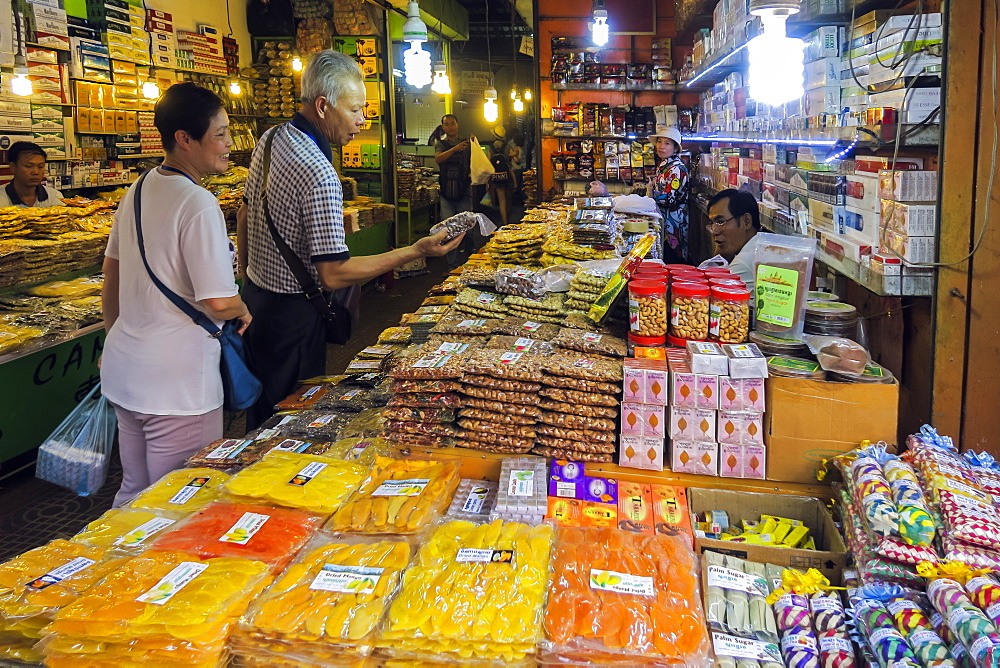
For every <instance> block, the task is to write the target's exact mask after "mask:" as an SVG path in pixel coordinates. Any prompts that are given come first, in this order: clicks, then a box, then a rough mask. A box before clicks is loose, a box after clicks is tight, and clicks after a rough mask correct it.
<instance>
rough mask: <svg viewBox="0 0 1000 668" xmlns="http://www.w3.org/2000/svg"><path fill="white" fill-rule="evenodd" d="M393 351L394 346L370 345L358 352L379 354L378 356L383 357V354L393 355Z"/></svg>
mask: <svg viewBox="0 0 1000 668" xmlns="http://www.w3.org/2000/svg"><path fill="white" fill-rule="evenodd" d="M392 353H393V350H392V348H379V347H378V346H368V347H367V348H365V349H364V350H362V351H361V352H360V353H358V354H359V355H361V354H363V355H378V356H380V357H381V356H383V355H391V354H392Z"/></svg>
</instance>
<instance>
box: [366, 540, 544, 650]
mask: <svg viewBox="0 0 1000 668" xmlns="http://www.w3.org/2000/svg"><path fill="white" fill-rule="evenodd" d="M552 535H553V529H552V527H551V526H549V525H545V524H543V525H540V526H537V527H533V526H529V525H527V524H521V523H518V522H503V521H502V520H495V521H493V522H491V523H489V524H475V523H472V522H463V521H454V522H448V523H447V524H443V525H441V526H439V527H437V528H436V529H435V530H434V531H433V533H432V534H431V535H430V537H429V539H428V540H427V542H426V543H425V544H424V545H423V546H422V547H421V548H420V551H419V553H418V555H417V560H416V562H415V563H414V565H413V566H411V567H410V569H409V570H408V571H407V572H406V574H405V575H404V577H403V586H402V588H401V590H400V592H399V595H398V596H397V597H396V600H395V601H393V603H392V606H391V607H390V608H389V617H388V620H387V622H386V626H385V629H384V630H383V632H382V637H381V639H380V640H379V642H378V644H379V647H384V648H385V649H386V651H387V652H388V653H389V654H390V655H391V656H394V657H396V658H417V659H420V658H424V659H429V660H438V661H441V660H446V661H447V660H450V661H456V660H461V661H463V662H464V661H477V660H478V661H495V662H497V663H498V664H500V665H508V664H509V663H510V662H514V661H520V660H522V659H524V658H526V657H527V656H529V655H531V654H533V653H534V652H535V650H536V646H537V644H538V642H539V641H540V640H541V639H542V607H543V605H544V603H545V594H546V592H545V589H546V582H547V580H548V570H549V552H550V550H551V546H552Z"/></svg>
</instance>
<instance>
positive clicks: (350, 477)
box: [223, 451, 368, 515]
mask: <svg viewBox="0 0 1000 668" xmlns="http://www.w3.org/2000/svg"><path fill="white" fill-rule="evenodd" d="M367 474H368V470H367V468H366V467H364V466H362V465H361V464H358V463H357V462H347V461H343V460H335V459H329V458H327V457H324V456H321V455H302V454H298V453H295V452H273V451H272V452H270V453H269V454H267V455H266V456H265V457H264V458H263V459H262V460H260V461H259V462H257V463H256V464H251V465H250V466H248V467H247V468H245V469H244V470H242V471H240V472H239V473H237V474H236V475H234V476H233V477H232V478H230V479H229V481H228V482H226V484H225V485H223V490H225V492H226V493H227V494H231V495H232V496H233V497H236V499H237V500H239V501H242V502H246V503H269V504H274V505H277V506H285V507H287V508H301V509H302V510H306V511H309V512H314V513H321V514H327V515H328V514H330V513H332V512H333V511H334V510H336V509H337V508H338V507H340V504H341V503H342V502H343V500H344V499H345V498H347V495H348V494H350V493H351V492H353V491H354V490H355V488H357V486H358V485H360V484H361V481H363V480H364V479H365V477H366V476H367Z"/></svg>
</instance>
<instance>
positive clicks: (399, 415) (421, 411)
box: [382, 406, 455, 422]
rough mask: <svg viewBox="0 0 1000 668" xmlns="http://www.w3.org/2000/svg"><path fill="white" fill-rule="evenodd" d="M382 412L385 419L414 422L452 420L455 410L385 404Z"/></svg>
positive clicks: (453, 419)
mask: <svg viewBox="0 0 1000 668" xmlns="http://www.w3.org/2000/svg"><path fill="white" fill-rule="evenodd" d="M382 414H383V415H384V416H385V418H386V419H387V420H411V421H416V422H454V421H455V411H454V410H453V409H450V408H411V407H409V406H387V407H386V408H385V409H383V411H382Z"/></svg>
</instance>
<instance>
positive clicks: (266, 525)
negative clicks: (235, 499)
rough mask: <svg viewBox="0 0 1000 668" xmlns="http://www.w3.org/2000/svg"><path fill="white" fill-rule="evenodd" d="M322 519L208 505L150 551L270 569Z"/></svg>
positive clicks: (283, 511) (277, 567)
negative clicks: (247, 561)
mask: <svg viewBox="0 0 1000 668" xmlns="http://www.w3.org/2000/svg"><path fill="white" fill-rule="evenodd" d="M321 521H322V518H321V517H320V516H318V515H311V514H307V513H304V512H302V511H299V510H289V509H287V508H268V507H266V506H250V505H244V504H239V503H221V502H220V503H213V504H211V505H209V506H208V507H207V508H205V509H204V510H200V511H198V512H197V513H195V514H194V515H191V516H190V517H188V518H187V519H186V520H184V521H183V522H182V523H180V524H178V525H177V527H176V528H174V529H172V530H171V531H168V532H166V533H165V534H163V535H162V536H160V537H159V538H157V539H156V541H155V542H154V543H153V544H152V545H151V546H150V549H151V550H178V551H183V552H189V553H190V554H196V555H198V556H199V557H200V558H202V559H211V558H213V557H238V558H242V559H254V560H256V561H263V562H265V563H268V564H271V565H272V566H274V568H275V572H277V571H279V570H280V569H281V568H283V567H284V566H285V565H286V564H287V563H288V562H290V561H291V560H292V558H293V557H294V556H295V553H296V552H298V551H299V549H300V548H301V547H302V546H303V545H305V544H306V541H308V540H309V538H310V537H311V536H312V534H313V532H314V531H315V530H316V528H317V527H318V526H319V524H320V522H321Z"/></svg>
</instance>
